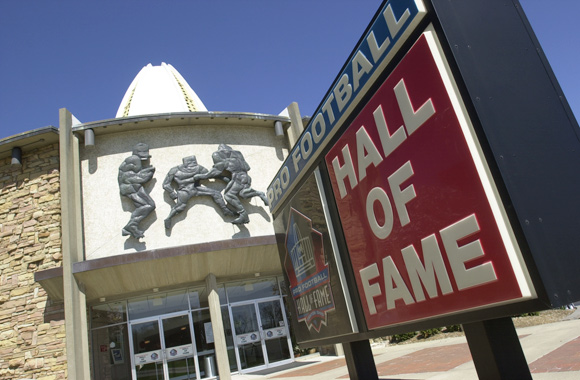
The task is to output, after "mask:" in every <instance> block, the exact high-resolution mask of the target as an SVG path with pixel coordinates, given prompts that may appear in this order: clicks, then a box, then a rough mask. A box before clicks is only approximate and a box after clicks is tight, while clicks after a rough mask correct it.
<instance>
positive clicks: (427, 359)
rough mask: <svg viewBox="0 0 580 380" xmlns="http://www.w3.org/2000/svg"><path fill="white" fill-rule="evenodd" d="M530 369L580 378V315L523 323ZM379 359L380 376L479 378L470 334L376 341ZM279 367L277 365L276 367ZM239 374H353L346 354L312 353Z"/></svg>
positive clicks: (259, 379)
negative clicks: (282, 365) (398, 341)
mask: <svg viewBox="0 0 580 380" xmlns="http://www.w3.org/2000/svg"><path fill="white" fill-rule="evenodd" d="M518 336H519V338H520V343H521V345H522V349H523V350H524V353H525V355H526V358H527V359H528V363H529V368H530V372H531V373H532V374H533V377H534V379H538V380H552V379H558V380H564V379H566V380H568V379H580V319H575V320H573V321H562V322H557V323H552V324H548V325H541V326H532V327H527V328H523V329H521V330H519V329H518ZM373 353H374V357H375V365H376V368H377V373H378V375H379V377H380V379H383V380H386V379H388V380H394V379H401V378H404V379H415V380H420V379H431V378H436V379H445V380H466V379H469V380H471V379H473V380H476V379H477V373H476V371H475V367H474V365H473V361H472V358H471V354H470V352H469V347H468V346H467V343H465V338H464V337H457V338H448V339H442V340H438V341H430V342H421V343H413V344H407V345H397V346H387V347H375V348H374V349H373ZM273 370H274V371H275V369H273ZM233 378H234V379H240V380H241V379H244V380H246V379H248V380H250V379H251V380H263V379H288V380H295V379H304V380H336V379H348V378H349V376H348V370H347V368H346V361H345V360H344V358H343V357H339V358H336V357H318V356H312V357H307V358H299V359H298V360H297V362H295V363H293V364H291V365H289V367H285V368H284V369H282V368H281V369H280V370H279V371H278V372H273V371H272V370H268V372H267V373H266V372H263V373H262V374H260V372H256V373H253V374H252V373H249V374H241V375H235V376H233Z"/></svg>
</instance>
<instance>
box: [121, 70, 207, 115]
mask: <svg viewBox="0 0 580 380" xmlns="http://www.w3.org/2000/svg"><path fill="white" fill-rule="evenodd" d="M200 111H207V108H205V105H204V104H203V102H202V101H201V99H200V98H199V97H198V96H197V94H196V93H195V91H193V89H192V88H191V87H190V86H189V84H188V83H187V81H186V80H185V79H184V78H183V77H182V76H181V74H179V72H178V71H177V70H175V68H174V67H173V66H171V65H169V64H167V63H165V62H162V63H161V66H153V65H151V64H148V65H147V66H145V67H143V68H142V69H141V71H139V73H138V74H137V76H136V77H135V79H133V82H131V85H130V86H129V88H128V89H127V92H126V93H125V96H124V97H123V100H122V101H121V105H119V109H118V110H117V115H116V116H115V117H117V118H119V117H127V116H136V115H147V114H155V113H169V112H200Z"/></svg>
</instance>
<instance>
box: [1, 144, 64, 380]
mask: <svg viewBox="0 0 580 380" xmlns="http://www.w3.org/2000/svg"><path fill="white" fill-rule="evenodd" d="M58 162H59V160H58V145H57V144H54V145H49V146H45V147H43V148H39V149H36V150H33V151H30V152H26V153H24V154H23V156H22V163H23V165H22V167H21V168H18V169H16V168H13V167H11V166H10V158H6V159H2V160H0V379H21V378H30V379H32V378H34V379H53V380H57V379H65V378H66V353H65V332H64V310H63V305H62V303H54V302H52V301H51V300H50V299H48V297H47V295H46V293H45V291H44V289H42V287H41V286H40V285H39V284H38V283H35V282H34V272H35V271H37V270H43V269H49V268H54V267H59V266H61V264H62V253H61V241H60V236H61V223H60V220H61V219H60V186H59V170H58V168H59V166H58Z"/></svg>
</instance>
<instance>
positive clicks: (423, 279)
mask: <svg viewBox="0 0 580 380" xmlns="http://www.w3.org/2000/svg"><path fill="white" fill-rule="evenodd" d="M421 248H422V249H423V261H424V262H425V266H423V264H422V263H421V259H420V258H419V255H417V251H415V247H413V246H412V245H410V246H408V247H406V248H403V249H402V250H401V253H402V254H403V259H404V260H405V266H406V267H407V273H408V274H409V280H411V286H412V287H413V293H414V294H415V300H417V302H419V301H425V293H423V286H424V287H425V289H427V294H429V298H435V297H437V296H438V294H437V284H436V283H435V278H437V280H438V281H439V286H441V292H442V293H443V294H449V293H452V292H453V288H452V287H451V281H450V280H449V276H448V275H447V270H446V269H445V263H444V262H443V256H442V255H441V251H440V250H439V245H438V244H437V238H436V237H435V235H429V236H427V237H426V238H424V239H421ZM421 284H423V286H421Z"/></svg>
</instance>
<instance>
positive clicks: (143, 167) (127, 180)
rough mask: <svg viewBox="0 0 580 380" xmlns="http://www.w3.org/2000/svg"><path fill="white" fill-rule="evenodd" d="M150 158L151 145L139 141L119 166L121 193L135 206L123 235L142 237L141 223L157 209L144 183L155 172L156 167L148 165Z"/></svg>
mask: <svg viewBox="0 0 580 380" xmlns="http://www.w3.org/2000/svg"><path fill="white" fill-rule="evenodd" d="M149 158H151V156H150V155H149V145H147V144H144V143H138V144H136V145H135V146H134V147H133V154H132V155H131V156H129V157H127V158H126V159H125V161H123V163H122V164H121V166H119V175H118V177H117V179H118V181H119V190H120V193H121V195H123V196H125V197H127V198H129V199H130V200H131V201H132V202H133V205H134V206H135V210H133V212H132V213H131V218H130V219H129V223H127V225H125V227H123V230H122V235H123V236H127V235H131V236H132V237H134V238H135V239H140V238H142V237H143V236H144V235H143V231H142V230H140V229H139V223H140V222H141V221H142V220H143V219H145V218H146V217H147V216H148V215H149V214H151V212H153V210H155V202H154V201H153V199H152V198H151V197H150V196H149V194H148V193H147V192H146V191H145V189H144V188H143V185H144V184H145V183H147V182H149V181H150V180H151V179H152V178H153V174H154V173H155V168H154V167H153V166H151V165H147V164H148V161H149Z"/></svg>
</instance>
